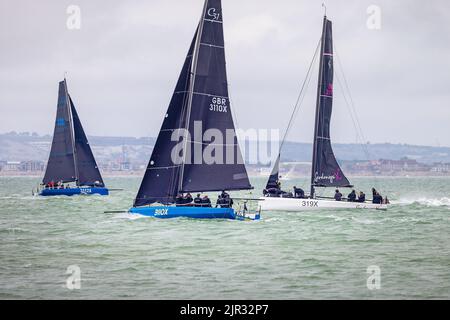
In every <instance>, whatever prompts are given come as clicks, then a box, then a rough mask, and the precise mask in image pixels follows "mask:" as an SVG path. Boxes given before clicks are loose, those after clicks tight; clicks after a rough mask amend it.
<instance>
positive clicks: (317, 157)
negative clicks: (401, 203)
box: [260, 15, 387, 211]
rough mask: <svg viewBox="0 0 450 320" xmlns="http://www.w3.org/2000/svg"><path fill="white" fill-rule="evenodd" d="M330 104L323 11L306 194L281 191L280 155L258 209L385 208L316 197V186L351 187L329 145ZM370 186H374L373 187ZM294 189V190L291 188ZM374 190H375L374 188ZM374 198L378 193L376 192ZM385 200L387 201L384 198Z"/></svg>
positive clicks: (327, 25) (328, 39)
mask: <svg viewBox="0 0 450 320" xmlns="http://www.w3.org/2000/svg"><path fill="white" fill-rule="evenodd" d="M332 105H333V40H332V24H331V21H330V20H328V19H327V17H326V15H325V16H324V20H323V30H322V38H321V47H320V66H319V81H318V87H317V101H316V116H315V128H314V142H313V159H312V168H311V186H310V187H311V191H310V196H309V197H305V195H304V192H303V190H301V192H299V194H300V196H298V195H296V194H294V195H292V193H290V192H283V191H282V190H281V188H280V183H279V161H280V155H278V158H277V160H276V162H275V165H274V168H273V170H272V173H271V175H270V177H269V181H268V183H267V185H266V189H265V191H264V197H262V198H260V200H261V210H272V211H277V210H279V211H302V210H311V209H323V208H329V209H339V208H341V209H386V208H387V204H386V203H384V202H383V201H377V202H379V203H373V202H375V201H373V202H368V201H365V199H364V200H363V198H361V199H360V200H361V201H358V199H356V201H355V200H354V201H344V199H342V201H336V200H334V199H332V198H331V199H330V198H325V197H320V196H318V195H317V194H316V188H322V187H323V188H325V187H335V188H351V187H353V186H352V185H351V184H350V182H349V180H348V179H347V177H346V176H345V175H344V173H343V172H342V170H341V168H340V166H339V164H338V162H337V160H336V157H335V156H334V152H333V149H332V146H331V139H330V123H331V112H332ZM373 190H374V189H373ZM295 193H297V192H295ZM374 194H375V190H374ZM377 198H378V199H380V198H381V196H379V195H378V196H377ZM386 202H387V201H386Z"/></svg>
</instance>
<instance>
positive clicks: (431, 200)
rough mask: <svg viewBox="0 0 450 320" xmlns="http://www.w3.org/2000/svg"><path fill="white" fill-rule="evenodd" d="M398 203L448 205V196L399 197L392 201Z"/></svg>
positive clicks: (449, 199)
mask: <svg viewBox="0 0 450 320" xmlns="http://www.w3.org/2000/svg"><path fill="white" fill-rule="evenodd" d="M394 203H395V204H400V205H409V204H420V205H423V206H427V207H450V198H447V197H442V198H425V197H421V198H417V199H400V200H397V201H395V202H394Z"/></svg>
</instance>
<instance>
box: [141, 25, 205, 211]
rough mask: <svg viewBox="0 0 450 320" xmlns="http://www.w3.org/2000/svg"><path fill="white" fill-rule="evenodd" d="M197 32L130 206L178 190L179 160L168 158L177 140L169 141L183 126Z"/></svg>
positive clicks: (169, 199) (168, 199) (166, 199)
mask: <svg viewBox="0 0 450 320" xmlns="http://www.w3.org/2000/svg"><path fill="white" fill-rule="evenodd" d="M196 38H197V32H196V33H195V35H194V39H193V40H192V43H191V46H190V48H189V51H188V54H187V56H186V59H185V61H184V65H183V68H182V69H181V73H180V76H179V78H178V82H177V85H176V87H175V91H174V93H173V95H172V99H171V101H170V103H169V107H168V109H167V112H166V114H165V116H164V120H163V123H162V126H161V129H160V130H159V135H158V138H157V139H156V143H155V146H154V147H153V152H152V155H151V157H150V161H149V163H148V165H147V170H146V172H145V175H144V178H143V180H142V183H141V186H140V188H139V191H138V194H137V196H136V199H135V200H134V206H135V207H138V206H143V205H146V204H151V203H154V202H160V203H163V204H168V203H173V202H174V201H175V197H176V196H177V194H178V180H179V171H180V167H181V164H175V163H174V162H173V161H172V151H173V150H175V148H176V146H177V144H178V142H177V141H172V138H171V137H172V134H173V133H174V131H176V130H179V129H183V128H185V127H186V120H185V117H186V109H187V104H188V103H187V101H188V92H189V81H190V73H191V68H192V60H193V59H192V58H193V52H194V46H195V41H196Z"/></svg>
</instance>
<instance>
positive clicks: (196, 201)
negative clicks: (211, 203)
mask: <svg viewBox="0 0 450 320" xmlns="http://www.w3.org/2000/svg"><path fill="white" fill-rule="evenodd" d="M194 205H195V206H196V207H201V206H202V198H200V193H197V196H196V197H195V198H194Z"/></svg>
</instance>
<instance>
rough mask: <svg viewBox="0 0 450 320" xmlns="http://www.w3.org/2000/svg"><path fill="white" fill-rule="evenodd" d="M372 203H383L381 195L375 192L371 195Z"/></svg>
mask: <svg viewBox="0 0 450 320" xmlns="http://www.w3.org/2000/svg"><path fill="white" fill-rule="evenodd" d="M372 203H376V204H382V203H383V197H382V196H381V195H380V194H379V193H378V192H377V193H375V195H374V196H373V199H372Z"/></svg>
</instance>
